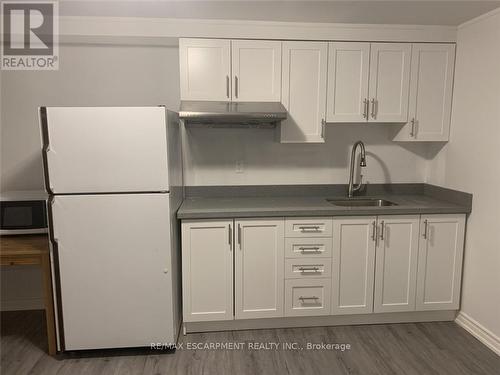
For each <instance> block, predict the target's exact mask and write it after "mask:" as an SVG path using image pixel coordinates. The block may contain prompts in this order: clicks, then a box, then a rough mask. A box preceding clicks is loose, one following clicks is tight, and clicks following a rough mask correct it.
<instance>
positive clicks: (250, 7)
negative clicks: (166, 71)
mask: <svg viewBox="0 0 500 375" xmlns="http://www.w3.org/2000/svg"><path fill="white" fill-rule="evenodd" d="M59 4H60V5H59V6H60V14H61V16H108V17H111V16H114V17H165V18H199V19H224V20H228V19H231V20H259V21H290V22H327V23H328V22H334V23H368V24H370V23H371V24H406V25H451V26H454V25H459V24H461V23H463V22H465V21H467V20H470V19H472V18H474V17H477V16H479V15H481V14H483V13H486V12H488V11H490V10H492V9H495V8H497V7H500V1H479V0H477V1H452V0H448V1H410V0H400V1H375V0H372V1H335V0H330V1H313V0H309V1H262V0H260V1H241V0H240V1H209V0H205V1H169V0H156V1H150V0H148V1H144V0H143V1H137V0H134V1H132V0H107V1H102V0H90V1H89V0H86V1H82V0H62V1H60V2H59Z"/></svg>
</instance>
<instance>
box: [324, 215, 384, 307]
mask: <svg viewBox="0 0 500 375" xmlns="http://www.w3.org/2000/svg"><path fill="white" fill-rule="evenodd" d="M376 225H377V218H376V217H375V216H366V217H351V218H345V219H344V218H338V219H337V218H334V219H333V267H332V273H333V283H332V290H333V292H332V314H333V315H345V314H368V313H371V312H373V277H374V272H375V246H376V236H377V231H376Z"/></svg>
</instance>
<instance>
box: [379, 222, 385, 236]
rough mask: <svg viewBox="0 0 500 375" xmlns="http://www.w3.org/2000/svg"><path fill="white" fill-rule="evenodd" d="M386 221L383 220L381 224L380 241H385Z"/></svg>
mask: <svg viewBox="0 0 500 375" xmlns="http://www.w3.org/2000/svg"><path fill="white" fill-rule="evenodd" d="M384 225H385V223H384V220H382V222H381V223H380V239H381V240H383V239H384Z"/></svg>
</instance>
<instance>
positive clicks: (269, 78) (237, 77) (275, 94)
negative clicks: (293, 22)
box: [231, 40, 281, 102]
mask: <svg viewBox="0 0 500 375" xmlns="http://www.w3.org/2000/svg"><path fill="white" fill-rule="evenodd" d="M231 47H232V48H231V55H232V70H233V101H236V102H240V101H243V102H279V101H280V100H281V42H278V41H266V40H233V41H232V42H231Z"/></svg>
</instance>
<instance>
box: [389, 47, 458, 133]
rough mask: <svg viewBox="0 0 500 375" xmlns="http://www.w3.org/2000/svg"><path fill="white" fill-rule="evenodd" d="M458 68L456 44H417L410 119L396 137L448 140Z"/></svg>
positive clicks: (413, 54)
mask: <svg viewBox="0 0 500 375" xmlns="http://www.w3.org/2000/svg"><path fill="white" fill-rule="evenodd" d="M454 69H455V45H453V44H414V45H413V52H412V62H411V80H410V99H409V112H408V120H409V121H408V123H407V124H406V125H405V126H404V127H402V128H401V129H400V131H399V132H398V133H397V134H396V137H395V138H394V140H396V141H447V140H448V137H449V133H450V117H451V99H452V90H453V72H454Z"/></svg>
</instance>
